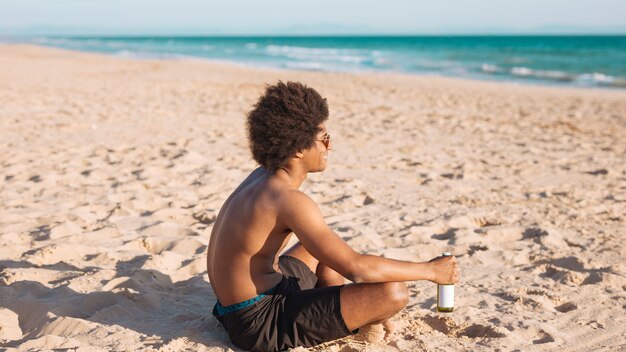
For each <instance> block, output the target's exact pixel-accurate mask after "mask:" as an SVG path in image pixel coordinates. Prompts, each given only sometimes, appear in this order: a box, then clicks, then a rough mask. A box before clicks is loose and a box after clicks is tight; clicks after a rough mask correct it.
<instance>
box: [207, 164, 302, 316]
mask: <svg viewBox="0 0 626 352" xmlns="http://www.w3.org/2000/svg"><path fill="white" fill-rule="evenodd" d="M272 176H273V175H272V174H271V173H269V172H268V171H266V170H264V169H263V168H258V169H256V170H254V171H253V172H252V173H251V174H250V176H248V177H247V178H246V180H245V181H244V182H243V183H242V184H241V185H240V186H239V187H238V188H237V189H236V190H235V191H234V192H233V194H232V195H231V196H230V197H229V198H228V199H227V200H226V202H225V203H224V205H223V206H222V209H221V210H220V213H219V215H218V216H217V219H216V221H215V224H214V225H213V230H212V232H211V241H210V243H209V249H208V258H207V261H208V262H207V267H208V273H209V279H210V281H211V284H212V285H213V289H214V290H215V294H216V296H217V298H218V300H219V302H220V303H221V304H222V305H225V306H226V305H231V304H233V303H237V302H241V301H245V300H246V299H249V298H251V297H254V296H256V295H258V294H259V293H261V292H265V291H267V290H268V289H270V288H271V287H273V286H275V285H276V284H278V283H279V282H280V280H281V279H282V274H281V273H280V271H279V269H278V265H277V259H278V253H280V252H281V251H282V250H283V248H284V247H285V245H286V244H287V242H288V241H289V238H290V237H291V235H292V232H291V230H289V229H288V228H287V226H286V225H285V224H284V223H282V221H281V218H280V214H279V207H278V204H277V202H278V201H279V200H280V199H281V196H283V195H284V193H285V192H290V191H291V192H293V191H295V192H299V191H298V190H294V189H293V188H292V187H290V185H289V184H287V183H286V182H284V181H282V180H281V179H278V178H276V177H272ZM216 248H219V250H217V251H216Z"/></svg>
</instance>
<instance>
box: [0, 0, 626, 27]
mask: <svg viewBox="0 0 626 352" xmlns="http://www.w3.org/2000/svg"><path fill="white" fill-rule="evenodd" d="M526 33H528V34H539V33H547V34H562V33H571V34H583V33H588V34H600V33H611V34H626V0H594V1H591V0H525V1H522V0H515V1H513V0H438V1H434V0H433V1H420V0H413V1H409V0H405V1H401V0H384V1H383V0H332V1H331V0H315V1H295V0H254V1H242V0H221V1H214V0H176V1H174V0H169V1H166V0H106V1H104V0H12V1H9V0H0V34H4V35H19V34H26V35H33V34H37V35H40V34H43V35H46V34H49V35H55V34H56V35H62V34H65V35H157V34H158V35H167V34H172V35H182V34H184V35H299V34H307V35H314V34H322V35H330V34H526Z"/></svg>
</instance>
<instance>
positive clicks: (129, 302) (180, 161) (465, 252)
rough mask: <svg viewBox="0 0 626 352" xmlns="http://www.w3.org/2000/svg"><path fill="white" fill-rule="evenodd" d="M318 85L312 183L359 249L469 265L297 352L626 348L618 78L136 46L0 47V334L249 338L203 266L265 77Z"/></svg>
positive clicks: (625, 147)
mask: <svg viewBox="0 0 626 352" xmlns="http://www.w3.org/2000/svg"><path fill="white" fill-rule="evenodd" d="M277 80H283V81H287V80H297V81H302V82H303V83H305V84H307V85H309V86H311V87H313V88H315V89H316V90H318V91H319V92H320V93H321V94H322V96H324V97H326V98H327V100H328V104H329V107H330V119H329V121H328V123H327V127H328V129H329V132H330V134H331V135H332V138H333V145H334V147H333V150H332V152H331V155H330V157H329V167H328V169H327V170H326V171H325V172H324V173H319V174H311V175H310V177H309V178H308V179H307V180H306V181H305V183H304V187H303V190H304V191H305V192H306V193H307V194H309V195H310V196H311V197H312V198H313V199H314V200H315V201H316V202H318V203H319V205H320V207H321V209H322V212H323V214H324V216H325V218H326V220H327V223H328V224H329V225H330V226H331V227H332V228H333V229H334V230H335V231H336V232H337V233H338V234H339V235H340V236H342V237H343V238H344V239H345V240H346V241H347V242H348V244H350V245H351V246H352V247H353V248H354V249H355V250H357V251H359V252H362V253H368V254H377V255H383V256H385V257H390V258H396V259H406V260H414V261H426V260H429V259H431V258H433V257H435V256H437V255H439V254H440V253H441V252H442V251H445V250H450V251H451V252H452V253H453V254H454V255H456V256H457V259H458V261H459V263H460V265H461V282H460V283H459V284H458V285H457V286H456V309H455V311H454V312H453V313H450V314H444V313H437V312H435V309H434V307H435V299H436V285H435V284H433V283H431V282H411V283H408V286H409V291H410V301H409V304H408V306H407V307H406V308H405V309H404V310H403V311H402V312H401V313H400V314H399V315H398V316H396V318H395V321H396V325H397V326H398V330H397V331H396V332H395V333H394V335H393V336H392V337H391V338H390V339H389V340H388V341H385V342H384V343H379V344H369V345H366V344H364V343H362V342H359V341H354V340H352V339H349V338H347V339H343V340H338V341H335V342H332V343H328V344H325V345H322V346H319V347H315V348H311V349H304V348H298V349H295V350H296V351H306V350H312V351H344V352H349V351H361V350H364V351H467V350H470V351H483V350H484V351H560V352H561V351H619V350H626V328H625V326H626V314H625V313H626V261H625V259H626V91H624V90H621V91H618V90H601V89H595V90H593V89H575V88H559V87H541V86H530V85H517V84H513V83H496V82H482V81H472V80H462V79H452V78H441V77H427V76H411V75H401V74H383V73H372V74H348V73H322V72H295V71H280V70H272V69H260V68H252V67H244V66H237V65H231V64H226V63H218V62H210V61H203V60H191V59H189V60H134V59H127V58H120V57H113V56H105V55H98V54H90V53H79V52H72V51H66V50H60V49H52V48H44V47H36V46H28V45H0V126H1V127H0V349H3V350H7V351H26V350H42V351H48V350H53V349H68V350H74V351H227V350H237V348H236V347H234V346H233V345H232V344H231V343H230V342H229V340H228V337H227V335H226V333H225V331H224V330H223V329H222V328H221V327H220V326H219V325H218V322H217V321H216V320H215V319H214V318H213V317H212V315H211V309H212V307H213V304H214V303H215V296H214V294H213V291H212V290H211V287H210V285H209V282H208V277H207V272H206V248H207V243H208V240H209V235H210V232H211V226H212V223H213V221H214V219H215V216H216V214H217V212H218V210H219V208H220V206H221V205H222V203H223V201H224V200H225V199H226V197H227V196H228V195H229V194H230V192H231V191H232V190H233V188H234V187H235V186H236V185H238V184H239V182H240V181H241V180H243V179H244V178H245V177H246V176H247V174H248V173H249V172H250V171H252V170H253V169H254V168H256V165H255V163H254V161H253V160H252V158H251V156H250V153H249V151H248V148H247V141H246V135H245V126H244V121H245V114H246V113H247V112H248V111H249V109H250V108H251V106H252V104H253V103H254V102H255V101H256V99H257V97H258V96H259V95H260V94H261V93H262V91H263V88H264V85H265V84H266V83H275V82H276V81H277Z"/></svg>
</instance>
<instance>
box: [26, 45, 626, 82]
mask: <svg viewBox="0 0 626 352" xmlns="http://www.w3.org/2000/svg"><path fill="white" fill-rule="evenodd" d="M19 41H22V42H24V41H26V42H30V43H34V44H40V45H49V46H56V47H62V48H67V49H74V50H83V51H95V52H102V53H109V54H114V55H121V56H129V57H135V58H165V59H171V58H181V57H198V58H208V59H217V60H226V61H233V62H238V63H244V64H250V65H256V66H259V65H260V66H270V67H277V68H286V69H297V70H314V71H351V72H354V71H357V72H363V71H365V72H367V71H375V72H382V71H386V72H388V71H391V72H403V73H418V74H434V75H442V76H454V77H466V78H477V79H487V80H506V81H516V82H526V83H538V84H550V85H551V84H557V85H568V86H583V87H610V88H622V89H623V88H626V36H372V37H363V36H361V37H350V36H348V37H346V36H341V37H332V36H325V37H36V38H25V39H24V38H22V39H20V40H19Z"/></svg>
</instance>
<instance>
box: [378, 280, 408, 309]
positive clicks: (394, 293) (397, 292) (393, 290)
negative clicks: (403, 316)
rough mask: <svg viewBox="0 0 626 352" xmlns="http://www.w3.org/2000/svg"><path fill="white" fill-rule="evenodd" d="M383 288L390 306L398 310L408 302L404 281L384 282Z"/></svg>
mask: <svg viewBox="0 0 626 352" xmlns="http://www.w3.org/2000/svg"><path fill="white" fill-rule="evenodd" d="M383 290H384V294H385V298H386V301H387V303H388V304H389V305H391V306H390V308H393V309H394V310H396V311H399V310H401V309H402V308H404V307H405V306H406V305H407V303H409V290H408V289H407V288H406V284H405V283H404V282H386V283H384V284H383Z"/></svg>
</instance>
